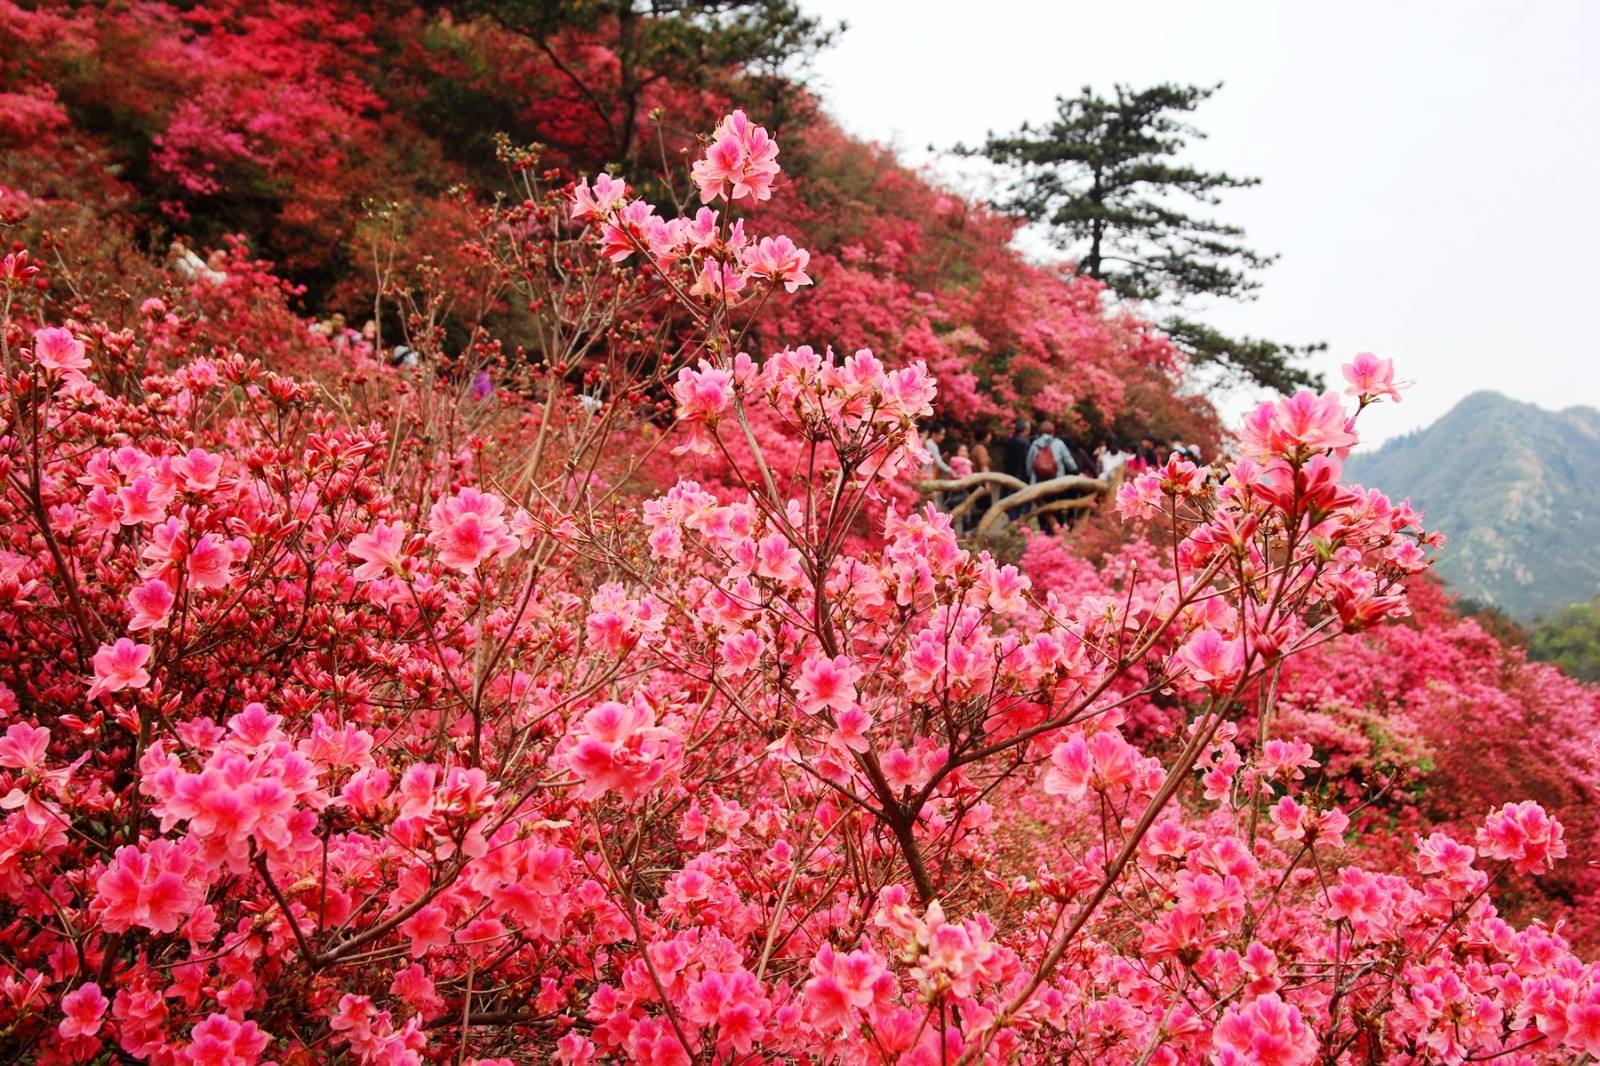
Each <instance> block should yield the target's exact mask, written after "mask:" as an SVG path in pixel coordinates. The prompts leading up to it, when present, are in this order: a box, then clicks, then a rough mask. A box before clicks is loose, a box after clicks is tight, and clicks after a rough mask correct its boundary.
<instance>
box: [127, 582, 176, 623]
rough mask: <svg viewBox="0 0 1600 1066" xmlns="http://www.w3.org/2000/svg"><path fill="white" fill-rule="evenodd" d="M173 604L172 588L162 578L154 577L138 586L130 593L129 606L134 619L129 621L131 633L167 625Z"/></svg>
mask: <svg viewBox="0 0 1600 1066" xmlns="http://www.w3.org/2000/svg"><path fill="white" fill-rule="evenodd" d="M172 604H173V595H172V588H171V586H169V585H168V584H167V583H166V582H165V581H163V580H161V579H160V578H158V577H152V578H150V579H148V580H147V581H145V582H144V583H143V584H142V585H138V586H136V587H135V588H134V589H133V591H132V592H130V593H128V606H129V607H132V608H133V617H132V618H131V619H129V620H128V629H129V631H130V632H133V633H137V632H139V631H141V630H145V629H160V628H162V627H163V626H165V625H166V624H167V615H168V614H169V613H170V612H171V611H172Z"/></svg>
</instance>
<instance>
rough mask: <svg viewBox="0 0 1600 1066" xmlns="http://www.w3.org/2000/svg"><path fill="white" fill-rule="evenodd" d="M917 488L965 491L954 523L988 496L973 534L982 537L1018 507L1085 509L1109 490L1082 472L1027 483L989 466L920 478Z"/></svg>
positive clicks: (1038, 511)
mask: <svg viewBox="0 0 1600 1066" xmlns="http://www.w3.org/2000/svg"><path fill="white" fill-rule="evenodd" d="M917 489H918V490H919V491H921V492H922V493H924V494H926V495H930V496H931V495H933V494H935V493H940V492H962V491H965V492H966V493H967V496H966V498H965V499H963V500H962V501H961V502H960V503H958V504H957V505H956V506H955V509H954V510H952V511H951V512H950V518H951V520H952V521H954V522H957V523H959V522H960V521H961V520H962V519H963V518H965V517H966V516H967V515H968V514H970V513H971V512H972V511H974V510H976V509H977V506H978V503H979V501H980V500H984V499H987V500H989V505H988V507H987V508H986V509H985V510H984V512H983V517H982V518H980V519H978V528H977V529H976V530H975V531H974V536H976V537H977V538H978V539H980V540H982V539H983V538H985V537H987V536H989V535H990V534H991V533H993V532H994V531H995V530H996V529H997V528H998V527H999V526H1001V525H1003V524H1004V523H1005V522H1006V521H1007V514H1008V513H1009V512H1011V511H1013V510H1016V509H1017V508H1026V509H1027V510H1028V513H1029V514H1055V513H1060V512H1063V511H1087V510H1089V509H1090V508H1092V507H1094V506H1095V504H1097V503H1098V502H1099V501H1100V497H1102V496H1104V495H1105V494H1106V493H1107V492H1109V491H1110V486H1109V485H1107V484H1106V483H1105V482H1104V481H1101V480H1099V479H1098V478H1092V477H1085V476H1084V475H1082V474H1067V475H1065V476H1063V477H1057V478H1051V479H1050V480H1049V481H1040V482H1038V483H1036V484H1033V485H1029V484H1026V483H1025V482H1022V481H1019V480H1018V479H1016V478H1014V477H1012V476H1011V475H1010V474H1002V473H999V472H998V471H993V470H990V471H985V472H983V473H978V474H968V475H967V476H966V477H959V478H945V479H941V480H932V481H919V482H917ZM1069 493H1070V494H1071V495H1068V494H1069ZM1040 501H1044V502H1040Z"/></svg>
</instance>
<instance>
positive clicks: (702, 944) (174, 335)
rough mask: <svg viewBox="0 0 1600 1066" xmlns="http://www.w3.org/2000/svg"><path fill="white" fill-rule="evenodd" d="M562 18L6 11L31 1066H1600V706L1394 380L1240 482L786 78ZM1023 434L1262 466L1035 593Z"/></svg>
mask: <svg viewBox="0 0 1600 1066" xmlns="http://www.w3.org/2000/svg"><path fill="white" fill-rule="evenodd" d="M511 6H514V7H515V9H516V10H517V11H519V12H524V13H527V12H533V13H534V14H537V13H539V12H543V13H544V16H545V17H544V18H543V20H542V21H541V20H540V19H536V18H534V17H533V15H532V14H529V15H527V18H525V19H524V20H523V21H520V22H519V21H516V20H515V19H512V18H511V17H509V16H508V15H506V14H505V13H504V12H501V13H499V14H497V13H496V11H495V9H494V8H493V6H492V5H491V6H489V7H485V8H477V7H473V6H471V5H449V4H443V5H416V6H412V5H404V4H395V5H390V4H384V3H368V4H356V3H351V4H341V3H316V4H302V5H286V4H265V5H262V4H243V3H220V4H210V5H204V6H197V7H192V8H190V7H185V6H182V5H176V4H172V5H169V4H164V3H137V4H125V5H124V4H110V5H76V4H66V3H48V2H46V3H38V4H30V5H27V6H22V5H18V4H15V3H13V2H12V0H0V150H3V155H0V233H3V235H4V238H5V240H6V242H7V244H8V245H9V247H8V249H7V250H6V252H5V254H4V258H3V260H0V314H3V332H0V378H3V382H4V385H5V393H4V400H3V403H4V407H3V411H0V475H3V477H4V484H3V487H0V814H3V820H0V1058H3V1059H5V1060H6V1061H18V1062H40V1063H73V1062H97V1061H148V1062H154V1063H171V1064H235V1063H237V1064H255V1063H268V1062H273V1063H284V1064H288V1063H320V1062H349V1063H362V1064H389V1063H397V1064H398V1063H421V1062H433V1061H438V1062H446V1061H449V1062H463V1063H485V1064H486V1063H534V1062H558V1063H562V1064H564V1066H576V1064H582V1063H589V1062H637V1063H662V1064H667V1063H672V1064H678V1063H684V1064H687V1063H697V1062H703V1063H712V1062H716V1063H749V1064H754V1063H762V1062H817V1063H823V1062H843V1063H887V1062H902V1061H903V1062H907V1063H919V1064H921V1063H926V1064H941V1066H943V1064H960V1063H979V1062H984V1063H988V1062H995V1063H999V1062H1021V1063H1047V1062H1048V1063H1055V1062H1096V1063H1129V1064H1143V1063H1218V1064H1228V1066H1235V1064H1247V1063H1249V1064H1263V1066H1267V1064H1274V1066H1277V1064H1310V1063H1321V1062H1328V1063H1365V1062H1416V1063H1424V1062H1427V1063H1432V1062H1468V1061H1485V1060H1494V1061H1503V1062H1508V1063H1522V1062H1526V1063H1565V1062H1578V1061H1583V1060H1584V1058H1585V1056H1590V1057H1593V1056H1600V965H1597V964H1596V962H1595V961H1594V959H1595V952H1596V948H1597V945H1600V874H1597V872H1596V866H1595V855H1596V844H1597V843H1600V813H1597V804H1596V796H1597V792H1600V763H1597V751H1596V746H1595V738H1596V736H1600V728H1597V727H1600V692H1597V690H1596V689H1595V688H1593V687H1591V686H1585V685H1583V684H1580V683H1578V682H1576V681H1573V680H1571V679H1569V678H1566V677H1565V676H1563V675H1562V674H1560V673H1559V672H1558V671H1556V670H1555V669H1553V668H1551V667H1548V666H1544V665H1537V664H1530V663H1528V662H1526V661H1525V659H1524V657H1523V655H1522V653H1521V652H1520V651H1517V650H1516V649H1514V648H1509V647H1507V646H1504V645H1502V644H1501V643H1500V642H1499V641H1498V640H1496V639H1495V638H1494V637H1493V636H1492V635H1490V634H1488V633H1486V632H1485V631H1484V630H1483V629H1481V628H1480V627H1479V626H1478V624H1477V623H1476V622H1474V621H1471V620H1466V619H1462V618H1461V617H1459V616H1458V615H1457V614H1456V612H1455V611H1454V610H1453V608H1452V607H1451V605H1450V603H1449V599H1448V596H1447V595H1446V594H1445V593H1444V592H1443V591H1442V590H1441V589H1440V587H1439V586H1438V584H1437V583H1436V582H1435V581H1434V580H1433V579H1432V578H1431V577H1430V575H1429V568H1430V556H1431V554H1433V553H1435V552H1437V551H1439V550H1443V551H1448V550H1449V548H1448V545H1444V546H1443V547H1442V548H1441V546H1440V540H1441V538H1439V537H1438V536H1437V535H1436V534H1434V533H1431V532H1430V531H1429V529H1428V526H1427V522H1426V516H1424V515H1420V514H1418V513H1416V512H1415V511H1414V510H1413V509H1412V508H1411V507H1410V506H1409V504H1407V503H1406V502H1404V501H1391V500H1389V499H1387V498H1385V497H1384V496H1383V495H1382V494H1380V493H1378V492H1376V491H1371V490H1368V489H1364V488H1362V487H1360V486H1358V485H1354V484H1351V483H1349V482H1348V480H1347V479H1345V478H1344V477H1343V464H1344V460H1345V458H1346V457H1347V456H1348V454H1349V451H1350V449H1351V448H1352V447H1353V446H1355V445H1356V444H1357V443H1358V441H1359V432H1360V415H1361V412H1362V411H1363V410H1365V409H1366V408H1367V407H1368V406H1369V405H1370V404H1372V403H1380V402H1396V401H1397V400H1398V399H1399V398H1400V394H1399V391H1398V390H1397V388H1396V387H1395V385H1394V367H1393V365H1392V364H1391V363H1390V362H1389V361H1388V360H1384V359H1377V358H1374V357H1371V356H1361V357H1355V353H1351V354H1352V359H1351V361H1350V363H1349V365H1348V366H1347V367H1346V368H1345V374H1344V379H1343V380H1342V381H1340V382H1339V383H1338V385H1337V387H1336V388H1334V389H1332V390H1330V391H1328V392H1326V393H1322V394H1317V393H1313V392H1302V393H1300V394H1298V395H1295V396H1288V397H1283V398H1281V399H1278V400H1275V401H1273V402H1270V403H1266V404H1264V405H1263V406H1262V407H1261V408H1260V409H1259V410H1257V411H1256V412H1255V413H1254V414H1252V415H1251V416H1250V417H1249V418H1248V419H1247V420H1246V421H1245V423H1244V424H1243V425H1240V426H1236V427H1223V426H1222V425H1220V424H1219V422H1218V420H1217V418H1216V416H1215V414H1214V412H1213V411H1212V410H1211V409H1210V408H1209V406H1208V405H1207V404H1206V402H1205V401H1204V399H1203V398H1197V397H1194V396H1190V395H1188V394H1186V392H1185V391H1184V389H1183V381H1184V367H1183V365H1182V361H1181V359H1180V358H1179V357H1178V356H1177V354H1176V352H1175V350H1174V349H1173V348H1172V346H1171V345H1170V344H1168V343H1167V342H1166V341H1165V340H1164V339H1163V338H1162V337H1161V336H1160V335H1159V333H1158V332H1156V331H1155V330H1153V329H1152V328H1150V327H1149V326H1148V325H1146V324H1145V323H1143V322H1141V321H1140V320H1139V319H1137V317H1135V316H1133V315H1132V314H1130V313H1128V312H1126V311H1120V310H1118V311H1114V310H1110V309H1108V307H1107V305H1106V303H1105V302H1104V301H1103V300H1102V299H1101V295H1100V293H1099V292H1098V291H1097V285H1096V283H1094V282H1092V281H1088V280H1085V279H1080V278H1074V277H1071V276H1069V275H1066V274H1063V273H1061V272H1058V271H1055V270H1052V269H1049V268H1045V267H1040V266H1038V265H1035V264H1031V263H1028V262H1026V261H1025V260H1023V259H1022V258H1021V257H1020V256H1019V255H1018V254H1017V253H1015V252H1014V251H1013V250H1011V249H1010V247H1009V245H1008V242H1009V238H1010V236H1011V234H1012V233H1013V231H1014V223H1013V222H1012V221H1010V220H1008V219H1005V218H1002V217H999V216H997V215H995V214H993V213H992V212H990V211H988V210H986V209H984V208H983V207H982V206H980V205H975V204H972V203H969V202H966V201H964V200H962V199H961V198H959V197H956V196H954V195H951V194H949V193H948V192H946V191H943V190H941V189H939V188H938V187H937V186H936V185H935V184H933V183H931V182H930V181H928V180H926V179H925V178H923V177H921V176H919V175H917V174H915V173H912V172H909V171H907V170H905V169H904V168H902V167H901V166H899V165H898V164H897V163H896V162H895V160H894V159H893V158H892V157H891V156H890V155H889V154H887V153H886V152H884V151H883V150H881V149H879V148H876V147H874V146H869V145H863V144H860V143H857V142H855V141H852V140H851V139H850V138H848V137H847V136H845V135H844V134H843V133H841V132H840V131H839V129H838V128H837V127H836V126H835V125H833V123H832V122H831V121H830V120H829V119H828V118H827V117H826V116H825V115H824V114H822V113H820V112H819V111H818V109H817V107H816V104H815V101H813V100H812V99H811V98H810V97H809V96H808V94H807V93H806V92H805V91H804V89H803V87H801V86H799V85H797V84H795V83H794V82H793V81H791V80H789V79H788V78H786V77H785V76H783V75H780V74H777V73H771V72H766V73H763V72H762V70H761V68H760V66H759V64H757V63H756V59H755V57H756V54H757V51H758V50H757V49H755V48H754V47H753V46H751V45H750V44H749V40H750V38H751V36H752V35H753V34H754V32H755V31H754V30H753V29H752V28H751V27H750V25H746V24H744V23H739V24H737V25H733V24H729V23H726V22H719V21H718V18H717V16H716V14H715V11H716V9H715V6H714V5H712V6H707V7H703V8H702V7H695V6H694V5H690V7H691V8H694V10H692V11H688V12H687V13H685V12H686V10H687V9H684V8H683V7H682V6H681V5H662V6H661V7H660V9H659V10H658V13H656V14H649V13H647V12H645V13H640V14H637V15H628V16H625V17H617V18H612V17H611V16H610V15H608V14H607V12H612V11H613V10H614V9H612V8H610V7H607V6H606V5H587V4H578V5H538V4H529V5H511ZM511 6H508V8H507V10H509V9H510V7H511ZM769 8H770V10H768V14H772V12H774V11H776V12H778V14H780V15H781V14H783V13H784V12H785V11H786V10H787V9H786V6H785V5H782V4H778V5H769ZM591 9H592V10H591ZM615 10H625V11H626V12H633V5H624V6H623V7H622V8H619V9H615ZM580 15H581V16H582V17H579V16H580ZM674 20H677V21H674ZM774 25H775V26H776V28H775V29H774V28H773V26H767V30H768V31H769V33H768V36H767V37H764V38H762V42H764V43H763V47H768V46H770V47H772V48H781V47H783V46H785V42H786V41H789V40H790V38H791V37H792V36H793V35H796V34H800V33H801V32H802V30H803V29H804V27H797V26H796V24H794V23H793V22H792V21H784V20H783V19H779V20H778V22H777V23H775V24H774ZM786 35H787V36H786ZM641 42H643V43H641ZM733 45H739V46H740V47H741V48H743V51H741V52H739V53H738V56H739V62H737V63H734V62H732V61H730V60H729V59H728V55H726V54H724V53H723V52H719V51H718V48H723V49H726V48H730V47H732V46H733ZM714 46H715V47H714ZM686 57H689V58H694V57H700V62H698V64H695V63H690V62H688V59H686ZM707 57H712V58H707ZM718 57H720V58H718ZM652 64H654V65H652ZM335 314H337V315H338V316H339V318H337V319H336V318H334V317H333V316H334V315H335ZM367 319H370V320H371V325H370V328H369V329H367V330H357V329H347V328H344V327H343V326H342V325H340V322H341V320H343V321H348V322H351V323H354V322H360V321H365V320H367ZM1418 387H1419V388H1426V387H1427V384H1426V382H1423V383H1421V384H1420V385H1419V386H1418ZM1018 414H1021V415H1029V416H1034V417H1039V418H1050V419H1054V420H1057V421H1059V422H1061V423H1062V424H1064V425H1066V426H1069V427H1073V428H1074V429H1075V430H1076V431H1080V432H1084V433H1089V432H1096V431H1099V432H1104V431H1111V430H1115V431H1118V432H1122V433H1127V432H1130V431H1137V430H1146V429H1153V430H1154V431H1157V432H1159V433H1160V434H1162V435H1163V439H1165V438H1166V437H1168V436H1178V437H1182V438H1183V439H1184V440H1194V441H1199V442H1201V443H1202V444H1203V445H1204V446H1205V447H1206V448H1207V450H1208V453H1214V452H1215V451H1216V450H1218V449H1220V448H1223V447H1226V448H1227V449H1228V450H1229V451H1230V452H1231V453H1232V455H1233V456H1234V458H1233V460H1232V461H1231V462H1230V463H1228V464H1226V465H1219V466H1218V467H1217V468H1215V469H1208V468H1206V467H1200V466H1197V465H1196V464H1195V463H1193V462H1191V461H1189V460H1188V459H1185V458H1182V457H1181V456H1174V457H1172V458H1171V459H1169V460H1167V462H1166V463H1165V465H1162V466H1158V467H1156V468H1153V469H1151V470H1148V471H1145V472H1143V473H1140V474H1139V475H1138V476H1136V477H1133V478H1130V479H1129V480H1128V481H1127V482H1126V483H1125V484H1123V485H1122V486H1121V488H1120V490H1118V491H1117V492H1116V494H1115V498H1114V499H1113V500H1107V501H1106V502H1105V503H1104V504H1103V505H1102V506H1101V508H1100V509H1099V511H1098V513H1096V514H1095V515H1093V516H1091V517H1089V518H1087V519H1085V520H1084V521H1083V522H1081V523H1079V525H1078V526H1077V527H1076V528H1075V529H1073V530H1072V531H1070V532H1069V533H1066V534H1064V535H1061V536H1047V535H1043V534H1037V533H1028V532H1026V531H1021V532H1018V531H1012V532H1010V533H1007V534H1005V535H1003V536H1000V537H997V538H994V539H993V540H992V541H985V542H979V541H977V540H975V539H973V538H971V537H969V536H966V535H965V534H964V533H963V531H962V530H961V529H959V528H958V526H957V524H955V523H953V522H952V520H951V518H950V517H949V515H948V514H946V513H944V512H942V511H941V510H939V509H938V508H937V507H936V506H933V505H932V504H931V503H930V502H929V500H928V498H927V496H925V495H924V494H923V493H922V492H921V491H919V489H918V482H919V481H921V480H922V478H923V474H922V470H923V466H924V463H925V461H926V458H925V451H924V448H923V443H922V441H923V434H924V432H925V431H926V429H927V427H928V426H930V425H931V424H932V423H934V422H935V421H938V422H940V423H943V424H946V425H954V426H957V427H963V428H965V429H966V430H967V431H968V432H972V431H975V430H977V429H980V428H983V427H988V428H999V427H1000V425H1001V424H1002V423H1003V422H1004V421H1006V420H1008V419H1009V418H1010V417H1012V416H1013V415H1018Z"/></svg>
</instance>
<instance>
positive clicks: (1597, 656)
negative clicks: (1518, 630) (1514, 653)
mask: <svg viewBox="0 0 1600 1066" xmlns="http://www.w3.org/2000/svg"><path fill="white" fill-rule="evenodd" d="M1528 651H1529V654H1530V655H1531V656H1532V657H1533V658H1535V659H1543V660H1544V661H1546V662H1552V663H1555V664H1556V665H1558V666H1560V667H1561V669H1563V670H1565V671H1566V672H1567V673H1569V674H1571V675H1572V676H1573V677H1577V678H1582V679H1583V680H1585V681H1600V597H1596V598H1595V599H1592V600H1590V601H1589V602H1588V603H1574V604H1571V605H1570V606H1568V607H1565V608H1563V609H1562V610H1561V611H1560V612H1559V613H1558V614H1556V616H1555V617H1553V618H1547V619H1545V620H1544V621H1542V622H1540V623H1539V624H1538V625H1536V626H1534V628H1533V633H1532V636H1531V639H1530V641H1529V647H1528Z"/></svg>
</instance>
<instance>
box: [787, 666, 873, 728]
mask: <svg viewBox="0 0 1600 1066" xmlns="http://www.w3.org/2000/svg"><path fill="white" fill-rule="evenodd" d="M860 678H861V670H860V669H859V668H857V667H856V666H854V665H853V664H852V663H851V662H850V659H849V657H848V656H844V655H836V656H834V657H833V658H831V659H829V658H826V657H824V656H820V655H813V656H811V657H810V658H809V659H807V660H806V661H805V662H804V663H803V664H802V665H801V667H800V677H799V679H798V680H796V681H795V686H794V691H795V698H796V700H797V701H798V702H799V704H800V710H801V711H802V712H804V713H805V714H821V713H822V712H823V711H824V710H832V711H833V712H834V713H835V714H842V713H843V712H845V711H848V710H849V709H850V708H851V707H854V706H855V703H856V682H857V681H858V680H860Z"/></svg>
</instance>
